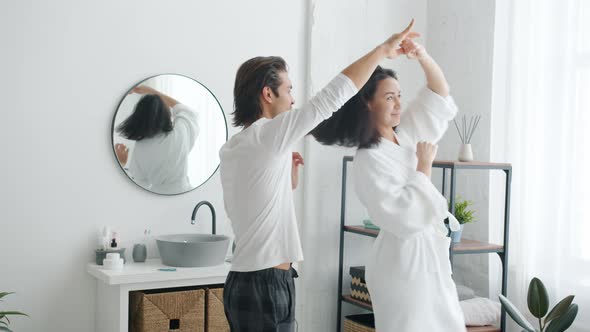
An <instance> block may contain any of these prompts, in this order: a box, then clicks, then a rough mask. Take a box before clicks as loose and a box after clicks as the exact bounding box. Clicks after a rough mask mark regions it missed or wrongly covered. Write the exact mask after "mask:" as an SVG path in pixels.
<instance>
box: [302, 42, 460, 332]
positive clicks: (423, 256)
mask: <svg viewBox="0 0 590 332" xmlns="http://www.w3.org/2000/svg"><path fill="white" fill-rule="evenodd" d="M400 49H401V51H402V52H403V53H404V54H406V55H407V56H408V58H410V59H415V60H417V61H418V62H419V63H420V66H421V67H422V69H423V71H424V73H425V75H426V79H427V87H425V88H423V89H422V90H421V91H420V93H419V94H418V96H417V98H416V99H415V100H414V101H413V102H412V103H411V104H410V105H409V107H408V108H407V109H406V110H405V112H403V113H402V112H401V87H400V83H399V81H398V79H397V75H396V74H395V72H394V71H392V70H389V69H384V68H381V67H378V68H377V69H376V70H375V72H374V73H373V75H372V76H371V78H370V79H369V82H367V84H366V85H365V86H364V87H363V88H362V89H361V90H360V91H359V93H358V94H357V95H356V96H355V97H353V98H352V99H351V100H349V102H348V103H346V104H345V105H344V106H343V107H342V108H341V109H340V110H339V111H338V112H336V113H335V114H334V115H333V117H332V118H330V119H328V120H326V121H325V122H323V123H322V124H320V125H319V126H318V127H317V128H316V129H315V130H314V131H313V132H312V134H313V135H314V136H315V137H316V139H318V141H320V142H321V143H323V144H328V145H331V144H337V145H344V146H353V147H358V150H357V153H356V155H355V157H354V166H353V173H352V177H353V182H354V186H355V189H356V192H357V195H358V197H359V199H360V200H361V202H362V203H363V205H364V206H365V207H366V208H367V211H368V213H369V216H370V217H371V220H372V222H373V223H374V224H376V225H377V226H379V227H380V229H381V230H380V232H379V235H378V237H377V239H376V241H375V243H374V246H373V249H372V252H371V255H370V258H369V260H368V262H367V265H366V275H365V277H366V278H365V279H366V282H367V287H368V290H369V293H370V296H371V302H372V305H373V310H374V313H375V324H376V330H377V331H383V332H389V331H400V332H410V331H411V332H414V331H439V332H445V331H448V332H457V331H465V322H464V317H463V313H462V311H461V308H460V306H459V299H458V296H457V290H456V286H455V284H454V282H453V280H452V278H451V274H452V271H451V266H450V262H449V246H450V239H449V238H448V237H446V233H447V230H446V228H445V226H444V224H443V220H444V219H445V218H446V217H447V216H449V214H448V210H447V209H448V206H447V202H446V199H445V198H444V197H443V196H442V195H441V194H440V193H439V191H438V190H437V189H436V187H435V186H434V185H433V184H432V182H431V181H430V175H431V172H432V163H433V161H434V158H435V156H436V152H437V146H436V145H435V144H436V142H437V141H438V140H439V139H440V138H441V137H442V135H443V134H444V133H445V131H446V129H447V127H448V122H449V121H450V120H452V119H453V118H454V116H455V114H456V112H457V108H456V106H455V103H454V101H453V99H452V97H450V96H449V87H448V84H447V81H446V79H445V77H444V74H443V72H442V70H441V69H440V67H439V66H438V65H437V63H436V62H435V61H434V60H433V59H432V58H431V57H430V56H429V55H428V54H427V53H426V51H425V50H424V47H422V46H421V45H419V44H417V43H416V42H414V41H412V40H411V39H406V40H404V41H403V42H402V43H401V48H400ZM449 219H450V220H451V223H452V229H454V228H456V227H458V224H457V221H456V219H455V218H454V217H452V216H449Z"/></svg>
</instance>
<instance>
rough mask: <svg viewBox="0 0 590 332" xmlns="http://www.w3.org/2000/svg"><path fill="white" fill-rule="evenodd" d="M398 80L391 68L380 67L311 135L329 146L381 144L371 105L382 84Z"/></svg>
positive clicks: (361, 146)
mask: <svg viewBox="0 0 590 332" xmlns="http://www.w3.org/2000/svg"><path fill="white" fill-rule="evenodd" d="M386 78H393V79H396V80H397V74H396V73H395V71H393V70H391V69H385V68H382V67H381V66H377V68H376V69H375V71H374V72H373V74H371V77H370V78H369V81H367V83H366V84H365V85H364V86H363V87H362V88H361V89H360V91H359V92H358V93H357V94H356V95H354V97H352V98H351V99H349V100H348V101H347V102H346V103H345V104H344V105H343V106H342V107H341V108H340V109H339V110H338V111H336V112H335V113H334V114H333V115H332V117H331V118H329V119H327V120H325V121H324V122H322V123H320V124H319V125H318V126H317V127H315V129H314V130H312V131H311V133H310V134H312V135H313V137H315V139H316V140H317V141H318V142H320V143H322V144H325V145H341V146H347V147H358V148H360V149H366V148H370V147H372V146H375V145H377V144H378V143H379V140H380V135H379V133H378V132H377V129H376V128H375V126H374V125H373V122H372V121H371V118H370V113H369V108H368V103H369V101H370V100H371V99H372V98H373V96H374V95H375V92H376V91H377V86H378V84H379V81H382V80H384V79H386Z"/></svg>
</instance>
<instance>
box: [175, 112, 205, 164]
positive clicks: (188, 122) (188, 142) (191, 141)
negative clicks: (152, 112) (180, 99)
mask: <svg viewBox="0 0 590 332" xmlns="http://www.w3.org/2000/svg"><path fill="white" fill-rule="evenodd" d="M172 114H173V115H174V135H175V136H177V139H178V141H179V142H180V144H181V145H182V148H181V151H184V152H185V153H188V152H190V151H191V150H192V149H193V146H194V145H195V141H196V140H197V137H198V136H199V130H200V128H199V114H198V113H197V112H195V111H193V110H191V109H190V108H189V107H188V106H186V105H183V104H176V106H174V107H173V108H172Z"/></svg>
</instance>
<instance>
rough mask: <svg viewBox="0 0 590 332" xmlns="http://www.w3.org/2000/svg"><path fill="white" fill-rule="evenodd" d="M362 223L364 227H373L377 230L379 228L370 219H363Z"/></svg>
mask: <svg viewBox="0 0 590 332" xmlns="http://www.w3.org/2000/svg"><path fill="white" fill-rule="evenodd" d="M363 225H365V228H368V229H374V230H377V231H378V230H379V227H378V226H377V225H375V224H373V223H372V222H371V220H370V219H365V220H363Z"/></svg>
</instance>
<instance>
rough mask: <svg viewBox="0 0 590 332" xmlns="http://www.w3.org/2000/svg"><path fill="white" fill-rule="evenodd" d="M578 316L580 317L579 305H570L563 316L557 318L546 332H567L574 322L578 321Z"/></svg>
mask: <svg viewBox="0 0 590 332" xmlns="http://www.w3.org/2000/svg"><path fill="white" fill-rule="evenodd" d="M577 315H578V305H577V304H575V303H574V304H570V306H569V308H568V309H567V311H566V312H565V313H564V314H563V315H561V316H559V317H557V318H555V319H554V320H553V321H552V322H551V323H550V324H549V327H547V329H545V332H563V331H565V330H567V329H568V328H569V327H570V326H571V325H572V323H573V322H574V319H576V316H577Z"/></svg>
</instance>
